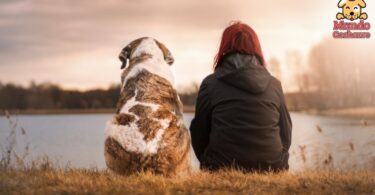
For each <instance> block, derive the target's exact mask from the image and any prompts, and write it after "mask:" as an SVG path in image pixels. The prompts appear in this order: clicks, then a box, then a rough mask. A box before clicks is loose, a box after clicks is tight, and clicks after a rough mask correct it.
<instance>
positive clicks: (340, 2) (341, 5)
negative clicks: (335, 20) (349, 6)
mask: <svg viewBox="0 0 375 195" xmlns="http://www.w3.org/2000/svg"><path fill="white" fill-rule="evenodd" d="M346 1H347V0H340V1H339V3H338V4H337V6H338V7H339V8H343V7H344V6H345V5H346Z"/></svg>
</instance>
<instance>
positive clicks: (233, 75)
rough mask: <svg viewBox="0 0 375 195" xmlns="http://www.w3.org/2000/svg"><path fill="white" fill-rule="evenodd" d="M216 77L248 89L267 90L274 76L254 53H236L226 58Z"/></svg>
mask: <svg viewBox="0 0 375 195" xmlns="http://www.w3.org/2000/svg"><path fill="white" fill-rule="evenodd" d="M214 75H215V77H216V78H217V79H219V80H221V81H223V82H225V83H227V84H229V85H232V86H234V87H237V88H240V89H242V90H245V91H248V92H250V93H261V92H263V91H265V90H266V89H267V87H268V84H269V83H270V81H271V78H272V76H271V75H270V73H269V72H268V71H267V69H266V68H265V67H264V66H262V65H261V64H260V62H259V60H258V59H257V58H256V57H255V56H254V55H247V54H240V53H234V54H230V55H228V56H227V57H225V58H224V60H223V62H222V63H221V65H220V66H219V67H218V68H217V69H216V70H215V73H214Z"/></svg>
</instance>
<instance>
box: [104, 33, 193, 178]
mask: <svg viewBox="0 0 375 195" xmlns="http://www.w3.org/2000/svg"><path fill="white" fill-rule="evenodd" d="M119 58H120V60H121V61H122V62H123V65H122V68H125V70H124V71H123V73H122V76H121V80H122V88H121V97H120V99H119V101H118V104H117V113H116V114H115V116H114V117H113V118H112V120H110V121H109V122H108V123H107V126H106V129H105V134H106V140H105V159H106V164H107V166H108V168H109V169H111V170H112V171H114V172H116V173H120V174H125V175H128V174H132V173H135V172H139V171H152V172H154V173H157V174H162V175H166V176H176V175H186V174H188V173H190V169H191V164H190V136H189V133H188V130H187V128H186V127H185V126H184V123H183V115H182V113H183V111H182V103H181V101H180V99H179V97H178V94H177V92H176V90H175V89H174V87H173V76H172V73H171V70H170V65H172V63H173V61H174V60H173V57H172V55H171V53H170V52H169V50H168V49H167V48H166V47H165V46H164V45H163V44H161V43H160V42H158V41H156V40H155V39H153V38H148V37H144V38H140V39H137V40H135V41H133V42H132V43H130V44H129V45H128V46H126V47H125V48H124V49H123V50H122V52H121V53H120V56H119ZM127 59H129V61H130V62H129V66H128V67H126V65H127Z"/></svg>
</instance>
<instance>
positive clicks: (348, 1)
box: [336, 0, 367, 21]
mask: <svg viewBox="0 0 375 195" xmlns="http://www.w3.org/2000/svg"><path fill="white" fill-rule="evenodd" d="M338 7H339V8H342V13H340V12H339V13H337V15H336V18H337V19H338V20H342V19H348V20H351V21H353V20H357V19H361V20H366V19H367V14H366V13H365V12H363V13H362V8H365V7H366V3H365V1H364V0H340V2H339V3H338Z"/></svg>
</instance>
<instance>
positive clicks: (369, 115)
mask: <svg viewBox="0 0 375 195" xmlns="http://www.w3.org/2000/svg"><path fill="white" fill-rule="evenodd" d="M4 111H5V110H0V116H4V115H5V113H4ZM115 112H116V109H109V108H104V109H28V110H9V113H10V114H11V115H58V114H113V113H115ZM194 112H195V108H194V106H185V107H184V113H194ZM292 112H297V113H305V114H310V115H321V116H333V117H345V118H356V119H375V107H358V108H344V109H327V110H304V111H292Z"/></svg>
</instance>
